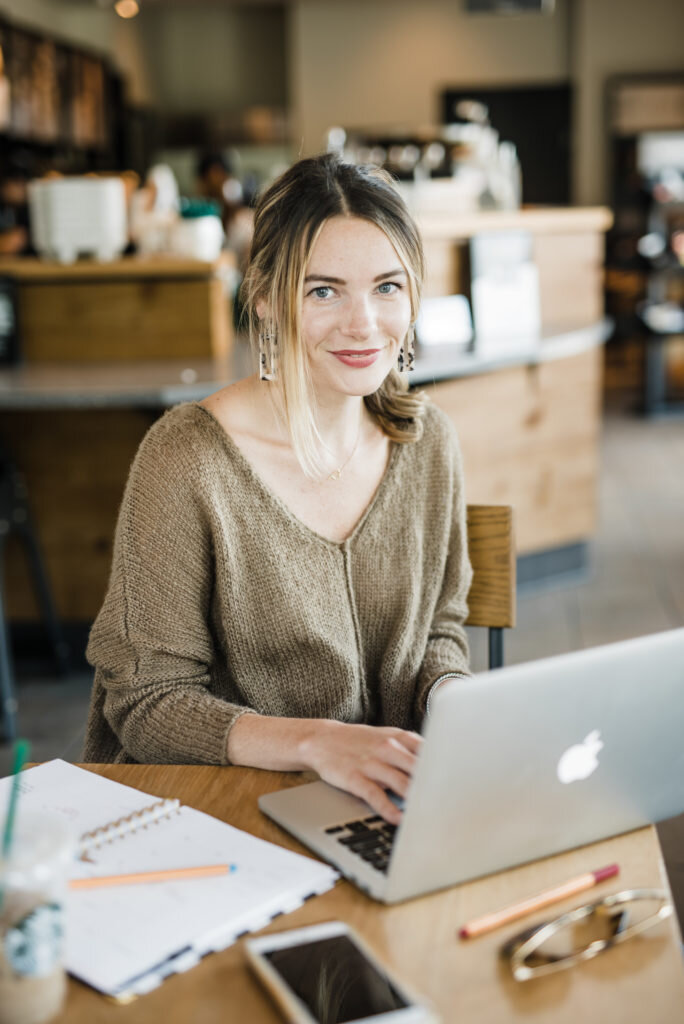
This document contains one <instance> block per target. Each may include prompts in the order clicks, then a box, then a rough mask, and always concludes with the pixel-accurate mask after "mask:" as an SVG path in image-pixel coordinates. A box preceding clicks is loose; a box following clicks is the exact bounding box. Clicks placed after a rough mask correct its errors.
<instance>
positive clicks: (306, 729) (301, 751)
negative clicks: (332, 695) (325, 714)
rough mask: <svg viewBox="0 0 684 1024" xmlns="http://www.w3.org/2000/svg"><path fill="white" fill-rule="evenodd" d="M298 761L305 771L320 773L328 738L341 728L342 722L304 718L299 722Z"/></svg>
mask: <svg viewBox="0 0 684 1024" xmlns="http://www.w3.org/2000/svg"><path fill="white" fill-rule="evenodd" d="M297 724H298V726H299V735H298V737H297V743H296V751H297V759H298V760H299V761H300V762H301V764H302V766H303V770H305V771H314V772H318V773H319V774H320V772H319V767H320V755H321V751H324V750H325V749H326V746H327V744H328V738H329V736H330V734H331V733H332V732H334V731H335V730H336V729H337V728H339V726H340V724H341V723H340V722H336V721H335V720H334V719H328V718H303V719H300V720H299V721H298V723H297Z"/></svg>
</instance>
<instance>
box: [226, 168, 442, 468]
mask: <svg viewBox="0 0 684 1024" xmlns="http://www.w3.org/2000/svg"><path fill="white" fill-rule="evenodd" d="M339 216H343V217H344V216H346V217H359V218H361V219H363V220H367V221H369V222H370V223H372V224H375V225H376V226H377V227H379V228H380V229H381V230H382V231H383V232H384V233H385V235H386V236H387V238H388V239H389V241H390V242H391V243H392V245H393V246H394V248H395V250H396V252H397V255H398V256H399V259H400V260H401V263H402V264H403V267H404V269H405V270H406V273H407V276H408V293H409V297H410V301H411V320H412V321H414V320H415V318H416V316H417V313H418V307H419V304H420V292H421V288H422V283H423V278H424V275H425V259H424V255H423V246H422V243H421V240H420V235H419V234H418V229H417V227H416V225H415V224H414V222H413V220H412V219H411V216H410V215H409V212H408V210H407V208H406V205H405V203H404V201H403V199H402V197H401V195H400V194H399V192H398V191H397V189H396V188H395V186H394V182H393V179H392V178H391V177H390V176H389V174H387V173H386V172H385V171H383V170H381V169H380V168H377V167H365V166H359V165H355V164H348V163H345V162H344V161H342V160H341V159H340V158H339V157H338V156H336V155H334V154H331V153H327V154H325V155H323V156H318V157H312V158H309V159H306V160H300V161H299V162H298V163H296V164H294V165H293V166H292V167H290V168H289V170H287V171H286V172H285V173H284V174H283V175H281V176H280V177H279V178H278V179H277V181H275V182H274V183H273V184H272V185H271V186H270V188H269V189H267V191H266V192H265V193H264V194H263V196H262V197H261V199H260V201H259V203H258V205H257V208H256V211H255V218H254V236H253V239H252V247H251V251H250V258H249V264H248V267H247V271H246V274H245V279H244V282H243V285H242V295H243V300H244V306H245V317H246V319H247V323H248V328H249V334H250V339H251V341H252V343H253V344H254V345H256V343H257V340H258V336H259V333H260V332H262V333H265V334H272V335H275V337H276V338H277V344H276V349H277V353H278V363H277V373H278V382H279V384H280V393H281V395H282V409H281V412H282V415H283V417H284V420H285V424H286V427H287V429H288V432H289V435H290V440H291V442H292V446H293V449H294V452H295V455H296V456H297V459H298V460H299V463H300V465H301V466H302V469H303V470H304V472H305V473H306V475H307V476H309V477H312V478H314V479H320V478H321V477H323V476H325V475H326V474H327V473H328V472H329V467H328V466H327V464H326V460H325V452H326V448H325V445H324V443H323V441H322V439H321V436H320V434H319V432H318V427H317V424H316V415H315V404H314V395H313V389H312V384H311V377H310V372H309V364H308V358H307V354H306V350H305V347H304V345H303V344H302V338H301V304H302V295H303V291H304V277H305V274H306V269H307V266H308V263H309V259H310V256H311V252H312V250H313V247H314V245H315V243H316V239H317V238H318V236H319V234H320V232H321V230H322V228H323V225H324V224H325V223H326V221H328V220H330V218H331V217H339ZM258 307H259V308H260V309H261V308H263V309H265V310H267V314H266V316H263V317H260V316H259V314H258V312H257V308H258ZM364 402H365V404H366V408H367V409H368V410H369V412H370V413H371V415H372V416H373V417H374V418H375V420H376V421H377V423H378V424H379V425H380V427H381V428H382V430H383V431H384V433H385V434H386V435H387V436H388V437H389V438H390V439H391V440H392V441H396V442H398V443H400V444H408V443H411V442H414V441H417V440H419V438H420V437H421V435H422V432H423V424H422V416H423V409H424V406H423V403H424V396H423V395H421V394H415V393H410V392H409V390H408V383H407V381H406V379H405V377H404V376H403V375H402V374H400V373H399V372H398V371H397V370H392V371H390V373H389V374H388V376H387V377H386V378H385V380H384V381H383V382H382V384H381V386H380V387H379V388H378V390H377V391H375V392H374V393H373V394H371V395H368V396H366V397H365V398H364Z"/></svg>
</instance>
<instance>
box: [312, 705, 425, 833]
mask: <svg viewBox="0 0 684 1024" xmlns="http://www.w3.org/2000/svg"><path fill="white" fill-rule="evenodd" d="M310 724H311V726H313V728H311V729H310V730H308V735H307V736H306V737H305V738H304V739H303V740H302V742H301V744H300V752H301V755H302V759H303V760H304V761H305V762H306V763H307V764H308V765H309V766H310V767H311V768H313V770H314V771H315V772H318V774H319V775H320V777H321V778H322V779H323V780H324V781H325V782H329V783H330V784H331V785H332V786H337V787H338V788H339V789H344V790H346V791H347V792H348V793H352V794H353V795H354V796H358V797H360V798H361V800H365V801H366V803H367V804H369V805H370V806H371V807H372V808H373V810H374V811H375V812H376V813H377V814H381V815H382V817H383V818H384V819H385V820H386V821H389V822H391V823H392V824H393V825H398V824H399V822H400V821H401V811H400V810H399V808H398V807H397V806H396V805H395V804H394V803H393V802H392V800H391V799H390V798H389V796H388V795H387V793H386V790H391V791H392V792H393V793H396V794H397V795H398V796H401V797H405V796H406V794H407V792H408V788H409V783H410V781H411V775H412V774H413V771H414V769H415V765H416V760H417V755H418V752H419V750H420V745H421V743H422V742H423V741H422V739H421V737H420V736H418V734H417V733H414V732H408V731H407V730H405V729H392V728H388V727H380V726H373V725H347V724H345V723H343V722H335V721H329V720H327V719H326V720H325V721H317V722H314V721H311V723H310Z"/></svg>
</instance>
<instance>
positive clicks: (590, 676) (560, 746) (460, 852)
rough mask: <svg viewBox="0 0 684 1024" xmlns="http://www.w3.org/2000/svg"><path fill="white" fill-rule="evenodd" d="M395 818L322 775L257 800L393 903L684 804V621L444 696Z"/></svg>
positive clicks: (493, 676)
mask: <svg viewBox="0 0 684 1024" xmlns="http://www.w3.org/2000/svg"><path fill="white" fill-rule="evenodd" d="M431 710H432V713H431V715H430V717H429V719H427V720H426V722H425V728H424V743H423V746H422V750H421V753H420V756H419V758H418V765H417V768H416V771H415V774H414V776H413V778H412V780H411V786H410V789H409V792H408V795H407V797H406V800H405V804H404V814H403V819H402V822H401V824H400V825H399V826H398V827H396V828H395V827H394V826H391V825H389V824H387V823H386V822H384V821H383V820H382V819H381V818H380V817H379V816H378V815H376V814H374V813H373V812H372V810H371V809H370V808H369V807H368V806H367V805H366V804H364V803H363V802H362V801H361V800H358V799H356V798H355V797H353V796H350V795H349V794H347V793H344V792H342V791H341V790H338V789H335V788H334V787H332V786H329V785H328V784H327V783H325V782H314V783H310V784H308V785H305V786H296V787H294V788H292V789H287V790H280V791H279V792H277V793H271V794H268V795H266V796H262V797H261V798H260V800H259V806H260V808H261V810H262V811H263V812H264V813H265V814H267V815H268V816H269V817H270V818H272V819H273V820H274V821H276V822H277V823H278V824H279V825H281V826H282V827H283V828H284V829H286V830H287V831H288V832H290V833H291V834H292V835H294V836H296V837H297V839H299V840H301V842H303V843H304V844H305V845H306V846H308V847H310V848H311V849H312V850H314V851H315V852H316V853H317V854H319V855H320V856H321V857H323V858H324V859H326V860H328V861H330V863H332V864H334V865H335V866H336V867H337V868H338V869H339V870H340V871H341V872H342V873H343V874H344V875H345V876H346V877H347V878H349V879H350V881H352V882H354V883H355V884H356V885H357V886H359V887H360V888H361V889H363V890H364V891H365V892H367V893H368V894H369V895H370V896H372V897H374V898H375V899H377V900H381V901H383V902H385V903H395V902H398V901H399V900H405V899H409V898H410V897H413V896H419V895H421V894H423V893H427V892H431V891H432V890H435V889H441V888H444V887H446V886H450V885H455V884H456V883H458V882H463V881H466V880H467V879H472V878H477V877H480V876H481V875H487V874H490V873H492V872H495V871H500V870H502V869H504V868H509V867H512V866H513V865H516V864H521V863H524V862H526V861H530V860H536V859H538V858H539V857H544V856H547V855H549V854H553V853H557V852H559V851H561V850H567V849H571V848H573V847H576V846H581V845H583V844H585V843H591V842H594V841H596V840H599V839H604V838H606V837H608V836H613V835H617V834H618V833H621V832H627V831H629V830H631V829H635V828H638V827H640V826H642V825H645V824H648V823H650V822H655V821H658V820H660V819H662V818H667V817H671V816H673V815H675V814H679V813H681V812H682V811H684V742H683V740H682V737H683V736H684V629H678V630H672V631H668V632H664V633H657V634H654V635H650V636H644V637H639V638H637V639H634V640H627V641H624V642H621V643H616V644H610V645H607V646H604V647H595V648H592V649H590V650H585V651H578V652H574V653H572V654H564V655H560V656H558V657H554V658H548V659H544V660H540V661H534V662H529V663H527V664H523V665H516V666H512V667H510V668H504V669H498V670H496V671H493V672H484V673H482V674H480V675H477V676H474V677H473V678H472V679H458V680H454V681H453V682H449V683H445V684H444V685H443V686H441V687H440V688H439V690H438V691H437V692H436V693H435V696H434V699H433V701H432V707H431Z"/></svg>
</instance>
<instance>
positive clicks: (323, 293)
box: [301, 217, 411, 401]
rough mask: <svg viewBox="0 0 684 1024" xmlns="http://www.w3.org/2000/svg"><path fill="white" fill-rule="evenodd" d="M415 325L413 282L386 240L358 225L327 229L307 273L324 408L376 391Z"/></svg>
mask: <svg viewBox="0 0 684 1024" xmlns="http://www.w3.org/2000/svg"><path fill="white" fill-rule="evenodd" d="M410 321H411V300H410V296H409V289H408V275H407V273H406V271H405V270H404V268H403V266H402V264H401V260H400V259H399V257H398V256H397V253H396V250H395V248H394V246H393V245H392V243H391V242H390V240H389V239H388V237H387V235H386V234H385V233H384V232H383V231H382V230H381V229H380V228H378V227H376V225H375V224H371V223H370V221H367V220H361V219H360V218H358V217H332V218H331V219H330V220H328V221H326V223H325V224H324V225H323V228H322V230H321V232H320V234H319V236H318V238H317V240H316V244H315V245H314V247H313V250H312V252H311V259H310V260H309V265H308V267H307V269H306V278H305V282H304V295H303V300H302V316H301V326H302V337H303V341H304V345H305V347H306V351H307V354H308V357H309V364H310V367H311V376H312V380H313V383H314V387H315V390H316V394H317V396H318V398H319V400H323V401H325V398H326V395H328V396H330V395H332V394H333V393H335V394H341V395H359V396H363V395H370V394H372V393H373V392H374V391H377V389H378V388H379V387H380V385H381V384H382V382H383V380H384V379H385V377H386V376H387V374H388V373H389V372H390V370H391V369H392V367H393V366H396V364H397V358H398V355H399V346H400V345H401V344H402V342H403V340H404V338H405V336H406V332H407V330H408V327H409V323H410Z"/></svg>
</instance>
